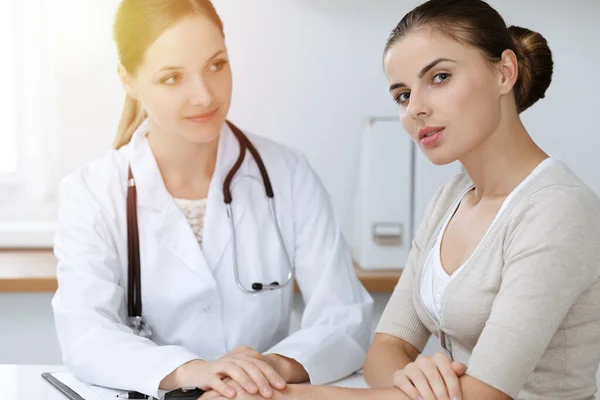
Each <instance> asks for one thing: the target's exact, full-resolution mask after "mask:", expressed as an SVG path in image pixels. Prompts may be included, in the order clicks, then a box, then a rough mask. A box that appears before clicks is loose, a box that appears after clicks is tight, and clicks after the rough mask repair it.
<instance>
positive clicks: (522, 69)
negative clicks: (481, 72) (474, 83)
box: [385, 0, 554, 113]
mask: <svg viewBox="0 0 600 400" xmlns="http://www.w3.org/2000/svg"><path fill="white" fill-rule="evenodd" d="M421 28H430V29H433V30H435V31H436V32H439V33H442V34H444V35H446V36H449V37H451V38H453V39H455V40H457V41H459V42H461V43H464V44H467V45H470V46H473V47H476V48H478V49H479V50H480V51H481V52H482V53H483V54H484V56H485V57H486V58H487V59H488V60H489V61H490V62H492V63H496V62H498V61H500V58H501V55H502V52H504V50H512V51H513V52H514V53H515V54H516V56H517V59H518V62H519V76H518V78H517V82H516V83H515V86H514V95H515V101H516V103H517V111H518V112H519V113H521V112H523V111H525V110H526V109H527V108H529V107H531V105H533V104H534V103H535V102H536V101H538V100H539V99H543V98H544V95H545V93H546V90H547V89H548V87H549V86H550V82H551V81H552V71H553V67H554V63H553V61H552V52H551V51H550V48H549V47H548V43H547V42H546V39H544V37H543V36H542V35H540V34H539V33H537V32H533V31H530V30H529V29H526V28H521V27H519V26H510V27H507V26H506V23H505V22H504V19H503V18H502V16H500V14H499V13H498V12H497V11H496V10H495V9H493V8H492V7H491V6H490V5H489V4H488V3H486V2H485V1H482V0H429V1H427V2H426V3H423V4H421V5H420V6H418V7H416V8H415V9H413V10H412V11H411V12H409V13H408V14H406V15H405V16H404V18H402V20H401V21H400V23H399V24H398V26H396V28H395V29H394V30H393V31H392V33H391V35H390V37H389V39H388V42H387V45H386V47H385V52H387V51H388V50H389V48H390V47H391V46H392V45H393V44H394V43H396V42H397V41H398V40H399V39H401V38H402V37H403V36H405V35H406V34H408V33H410V32H413V31H415V30H417V29H421Z"/></svg>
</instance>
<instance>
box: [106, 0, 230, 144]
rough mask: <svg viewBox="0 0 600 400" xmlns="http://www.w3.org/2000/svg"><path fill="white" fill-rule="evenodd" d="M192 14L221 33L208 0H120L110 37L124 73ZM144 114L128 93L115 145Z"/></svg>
mask: <svg viewBox="0 0 600 400" xmlns="http://www.w3.org/2000/svg"><path fill="white" fill-rule="evenodd" d="M192 15H203V16H205V17H207V18H208V19H209V20H210V21H211V22H213V23H214V24H215V25H216V26H217V27H218V28H219V29H220V30H221V33H223V22H222V21H221V18H220V17H219V15H218V14H217V11H216V10H215V8H214V6H213V4H212V3H211V2H210V0H122V1H121V4H120V6H119V9H118V11H117V14H116V18H115V23H114V26H113V37H114V40H115V42H116V44H117V51H118V53H119V60H120V62H121V64H122V65H123V67H125V69H126V70H127V73H128V74H130V75H135V73H136V72H137V70H138V68H139V67H140V65H141V64H142V62H143V60H144V54H145V53H146V49H147V48H148V47H150V45H151V44H152V43H154V41H156V39H158V37H159V36H160V35H162V33H163V32H164V31H165V30H167V29H168V28H169V27H170V26H172V25H173V24H175V23H177V22H179V21H180V20H182V19H184V18H186V17H189V16H192ZM145 118H146V113H145V112H144V110H142V108H141V106H140V104H139V102H138V101H137V100H135V99H133V98H132V97H130V96H128V95H127V96H126V98H125V105H124V108H123V113H122V114H121V121H120V122H119V127H118V129H117V136H116V137H115V141H114V143H113V146H114V147H115V148H117V149H118V148H119V147H121V146H123V145H124V144H126V143H128V142H129V141H130V140H131V136H132V135H133V132H134V131H135V130H136V129H137V128H138V126H139V125H140V124H141V123H142V122H143V121H144V119H145Z"/></svg>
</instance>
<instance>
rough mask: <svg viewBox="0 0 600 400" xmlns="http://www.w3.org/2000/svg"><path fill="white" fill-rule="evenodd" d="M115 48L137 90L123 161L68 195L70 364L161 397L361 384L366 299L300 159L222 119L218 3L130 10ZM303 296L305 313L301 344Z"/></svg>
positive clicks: (70, 188) (90, 175)
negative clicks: (177, 392)
mask: <svg viewBox="0 0 600 400" xmlns="http://www.w3.org/2000/svg"><path fill="white" fill-rule="evenodd" d="M114 37H115V40H116V43H117V47H118V53H119V57H120V66H119V73H120V76H121V79H122V82H123V85H124V88H125V89H126V92H127V99H126V103H125V109H124V111H123V116H122V120H121V124H120V126H119V128H118V134H117V137H116V141H115V150H114V151H111V152H110V153H109V154H107V155H106V156H105V157H103V158H101V159H99V160H96V161H94V162H91V163H89V164H87V165H85V166H84V167H82V168H81V169H79V170H77V171H76V172H74V173H73V174H72V175H71V176H69V177H68V178H67V179H65V181H64V182H63V184H62V187H61V207H60V215H59V226H58V232H57V234H56V239H55V253H56V255H57V257H58V259H59V265H58V282H59V289H58V292H57V293H56V296H55V298H54V301H53V307H54V314H55V320H56V328H57V332H58V338H59V341H60V345H61V348H62V353H63V357H64V362H65V364H66V366H67V367H68V368H69V369H70V370H71V371H72V372H73V373H74V374H75V375H76V376H77V377H79V378H80V379H82V380H84V381H87V382H91V383H94V384H97V385H103V386H108V387H114V388H119V389H126V390H135V391H138V392H141V393H145V394H147V395H152V396H157V392H158V390H159V389H164V390H172V389H176V388H180V387H190V386H192V387H199V388H201V389H205V390H208V389H214V390H215V391H216V392H217V393H220V394H222V395H224V396H226V397H228V398H231V397H234V396H235V395H236V391H235V390H234V389H233V386H232V385H233V384H234V383H237V384H239V385H240V386H236V388H238V389H239V390H238V394H239V392H240V391H244V392H245V393H250V394H254V393H260V395H261V396H264V397H266V398H268V397H270V396H271V395H272V394H273V388H275V389H283V388H285V386H286V384H287V383H294V382H304V381H311V382H313V383H326V382H330V381H334V380H337V379H340V378H342V377H344V376H347V375H349V374H351V373H353V372H354V371H356V370H358V369H359V368H360V367H361V365H362V363H363V360H364V356H365V353H366V350H367V347H368V344H369V339H370V333H371V328H370V326H371V311H372V299H371V298H370V296H369V294H368V293H367V292H366V291H365V289H364V288H363V287H362V285H361V284H360V282H359V281H358V279H357V277H356V276H355V274H354V269H353V267H352V261H351V257H350V253H349V250H348V247H347V245H346V243H345V241H344V239H343V237H342V234H341V232H340V227H339V223H338V221H337V219H336V217H335V215H334V211H333V207H332V205H331V202H330V200H329V197H328V195H327V193H326V191H325V189H324V188H323V186H322V184H321V182H320V180H319V178H318V177H317V176H316V174H315V172H314V171H313V170H312V168H311V167H310V165H309V164H308V162H307V161H306V159H305V157H304V156H303V155H302V154H300V153H299V152H298V151H294V150H291V149H288V148H286V147H284V146H282V145H280V144H277V143H275V142H272V141H270V140H267V139H265V138H262V137H260V136H256V135H252V134H249V133H244V132H242V131H241V130H240V129H238V128H237V127H236V126H235V125H233V124H231V123H230V122H229V121H226V117H227V113H228V110H229V105H230V101H231V93H232V69H231V67H230V64H229V58H228V54H227V48H226V46H225V38H224V33H223V25H222V22H221V20H220V19H219V16H218V15H217V13H216V11H215V9H214V8H213V6H212V4H211V3H210V1H208V0H142V1H138V0H123V1H122V3H121V5H120V7H119V9H118V12H117V15H116V22H115V25H114ZM284 128H285V127H282V129H284ZM294 284H297V285H298V287H299V289H300V292H301V294H302V297H303V300H304V302H305V305H306V306H305V311H304V314H303V316H302V321H301V327H300V329H299V331H297V332H295V333H293V334H291V335H290V332H289V327H290V314H291V311H292V297H293V292H294ZM142 305H143V308H142ZM227 382H229V384H228V383H227Z"/></svg>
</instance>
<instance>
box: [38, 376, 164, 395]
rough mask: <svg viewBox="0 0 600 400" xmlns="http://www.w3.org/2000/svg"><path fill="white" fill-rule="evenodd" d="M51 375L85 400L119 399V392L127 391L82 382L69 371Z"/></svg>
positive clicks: (162, 392)
mask: <svg viewBox="0 0 600 400" xmlns="http://www.w3.org/2000/svg"><path fill="white" fill-rule="evenodd" d="M50 375H52V376H53V377H54V378H56V379H57V380H59V381H60V382H61V383H63V384H64V385H65V386H67V387H68V388H69V389H71V390H72V391H73V392H75V393H77V394H78V395H79V396H80V397H81V398H82V399H83V400H108V399H111V400H117V395H118V394H122V393H125V392H126V391H125V390H116V389H109V388H105V387H102V386H95V385H91V384H89V383H85V382H82V381H80V380H79V379H77V378H75V376H74V375H73V374H71V373H69V372H53V373H51V374H50ZM164 394H165V392H164V391H162V390H161V391H159V395H160V396H161V397H160V398H162V397H163V396H164ZM77 400H79V399H77Z"/></svg>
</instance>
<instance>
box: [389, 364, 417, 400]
mask: <svg viewBox="0 0 600 400" xmlns="http://www.w3.org/2000/svg"><path fill="white" fill-rule="evenodd" d="M393 384H394V386H395V387H396V388H398V389H400V390H401V391H402V392H404V394H405V395H407V396H408V397H410V398H411V400H419V391H418V390H417V388H415V387H414V385H413V384H412V382H411V381H410V380H409V379H408V377H407V376H406V375H405V374H404V371H402V370H400V371H396V373H395V374H394V377H393Z"/></svg>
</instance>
